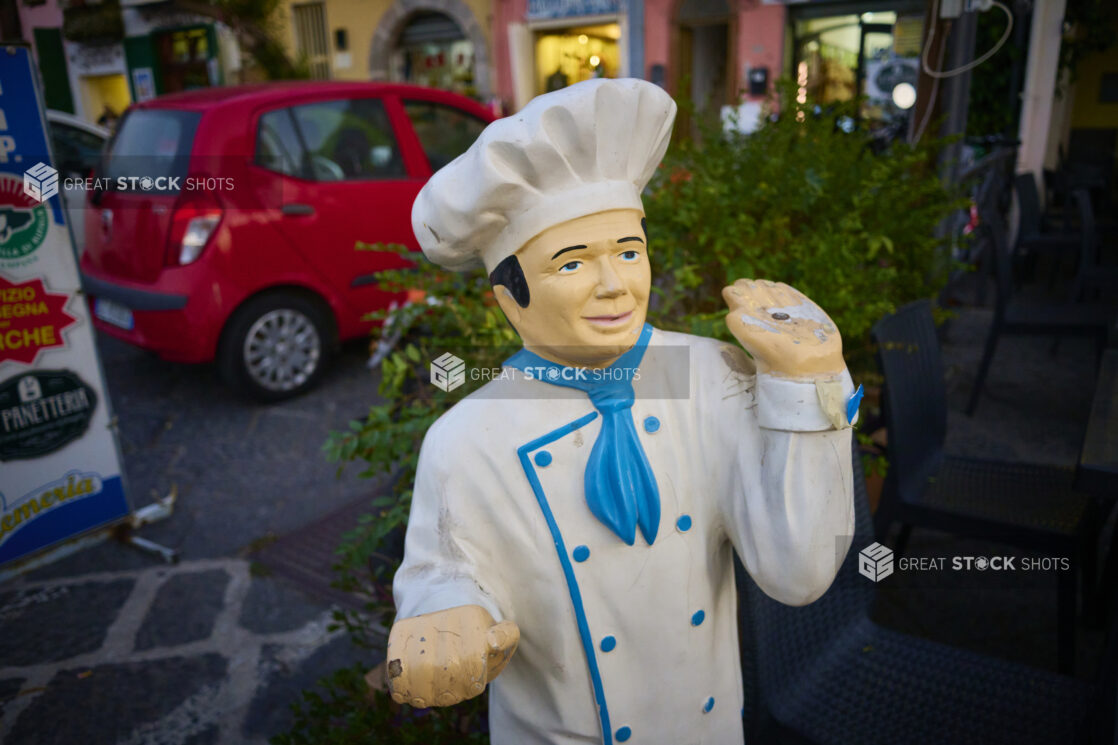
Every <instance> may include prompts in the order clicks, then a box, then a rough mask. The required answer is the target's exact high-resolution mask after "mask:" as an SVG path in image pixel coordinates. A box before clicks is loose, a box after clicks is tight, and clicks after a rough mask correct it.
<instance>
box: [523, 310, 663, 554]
mask: <svg viewBox="0 0 1118 745" xmlns="http://www.w3.org/2000/svg"><path fill="white" fill-rule="evenodd" d="M651 336H652V327H651V326H649V325H648V324H647V323H646V324H645V325H644V329H643V330H642V331H641V335H640V338H639V339H637V343H636V344H634V345H633V348H632V349H630V350H629V351H628V352H626V353H625V354H623V355H621V357H620V358H618V360H617V361H616V362H614V363H613V364H612V365H610V366H609V367H608V368H604V369H601V370H593V369H587V368H571V367H565V366H563V365H559V364H556V363H554V362H551V361H549V360H545V359H544V358H543V357H540V356H539V355H538V354H536V353H534V352H529V351H528V350H527V349H521V350H520V351H519V352H517V353H516V354H514V355H513V356H512V357H509V358H508V359H507V360H505V364H506V365H508V366H509V367H515V368H517V369H519V370H522V371H524V372H525V373H527V374H528V376H529V377H531V378H534V379H537V380H542V381H543V382H545V383H551V384H552V385H561V386H566V387H568V388H577V389H578V390H580V391H585V392H586V394H587V395H589V396H590V402H591V403H592V404H594V408H595V409H597V410H598V412H599V413H600V414H601V415H602V429H601V431H599V433H598V439H597V441H595V443H594V448H593V449H592V450H591V451H590V460H589V461H588V462H587V464H586V474H585V476H584V479H583V483H584V485H585V488H586V504H587V505H588V506H589V507H590V511H591V512H592V513H594V516H595V517H597V518H598V520H600V521H601V522H602V523H603V524H604V525H605V526H606V527H607V528H609V529H610V530H612V531H613V532H614V533H616V534H617V537H618V538H620V539H621V540H623V541H625V543H627V544H628V545H630V546H632V545H633V542H634V541H635V540H636V529H637V526H638V525H639V526H640V529H641V535H643V536H644V539H645V540H646V541H647V542H648V544H649V545H650V546H651V545H652V543H653V541H655V540H656V531H657V530H658V529H659V527H660V489H659V488H658V487H657V486H656V477H655V476H654V475H653V473H652V467H651V466H650V465H649V464H648V458H647V457H646V456H645V454H644V448H643V447H641V442H640V439H639V438H638V437H637V428H636V426H635V425H634V424H633V412H632V408H633V398H634V394H633V383H632V377H633V373H634V372H635V371H636V369H637V367H638V366H639V365H640V362H641V359H642V358H643V357H644V350H645V347H647V346H648V339H649V337H651Z"/></svg>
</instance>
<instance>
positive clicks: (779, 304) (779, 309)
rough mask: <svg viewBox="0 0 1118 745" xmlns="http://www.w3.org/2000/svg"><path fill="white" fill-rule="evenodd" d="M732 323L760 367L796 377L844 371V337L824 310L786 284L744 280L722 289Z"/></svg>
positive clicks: (732, 326) (765, 280) (826, 374)
mask: <svg viewBox="0 0 1118 745" xmlns="http://www.w3.org/2000/svg"><path fill="white" fill-rule="evenodd" d="M722 297H723V299H725V301H726V304H727V305H728V306H729V307H730V313H729V314H728V315H727V316H726V325H727V326H729V328H730V332H731V333H732V334H733V335H734V336H735V337H736V338H737V340H738V341H739V342H741V345H742V346H743V347H745V348H746V350H747V351H748V352H749V353H750V354H751V355H753V359H754V360H755V361H756V363H757V369H758V370H760V371H761V372H770V373H773V374H776V375H781V376H784V377H790V378H824V377H829V376H832V375H835V374H838V373H841V372H842V371H843V369H844V368H845V367H846V363H845V362H843V359H842V337H841V336H840V335H839V332H838V327H837V326H835V323H834V321H832V320H831V318H830V316H828V315H827V314H826V313H824V312H823V309H822V308H820V307H819V306H818V305H816V304H815V303H813V302H812V301H811V300H810V299H809V298H808V297H807V296H806V295H804V294H803V293H802V292H800V291H799V290H797V289H795V288H794V287H789V286H788V285H786V284H784V283H783V282H770V281H769V280H767V279H759V280H753V279H739V280H737V281H736V282H734V284H732V285H730V286H729V287H725V288H723V290H722Z"/></svg>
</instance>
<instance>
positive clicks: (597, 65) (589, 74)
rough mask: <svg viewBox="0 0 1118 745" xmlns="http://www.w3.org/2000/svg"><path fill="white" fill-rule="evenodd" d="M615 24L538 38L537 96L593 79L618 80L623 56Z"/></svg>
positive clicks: (553, 32) (566, 31)
mask: <svg viewBox="0 0 1118 745" xmlns="http://www.w3.org/2000/svg"><path fill="white" fill-rule="evenodd" d="M620 38H621V27H620V26H619V25H618V24H616V23H605V24H600V25H597V26H581V27H573V28H568V29H556V30H548V31H544V32H541V33H539V34H537V35H536V93H537V94H539V93H547V92H549V91H554V90H558V89H560V88H565V87H566V86H568V85H572V84H574V83H579V82H582V81H583V80H589V79H590V78H613V77H617V74H618V71H619V70H620V68H621V55H620V52H619V50H618V45H617V40H618V39H620Z"/></svg>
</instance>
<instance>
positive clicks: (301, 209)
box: [282, 202, 314, 215]
mask: <svg viewBox="0 0 1118 745" xmlns="http://www.w3.org/2000/svg"><path fill="white" fill-rule="evenodd" d="M282 210H283V214H285V215H313V214H314V207H312V206H310V205H309V204H299V203H298V202H293V203H291V204H285V205H284V206H283V207H282Z"/></svg>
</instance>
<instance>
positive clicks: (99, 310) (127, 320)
mask: <svg viewBox="0 0 1118 745" xmlns="http://www.w3.org/2000/svg"><path fill="white" fill-rule="evenodd" d="M93 315H95V316H97V317H98V318H100V319H101V320H102V321H104V322H105V323H111V324H112V325H114V326H118V327H120V328H122V329H127V330H128V331H131V330H132V326H133V320H132V309H131V308H126V307H124V306H123V305H121V304H120V303H118V302H115V301H113V300H106V299H105V298H101V297H99V298H97V301H96V302H95V303H94V304H93Z"/></svg>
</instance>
